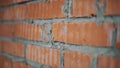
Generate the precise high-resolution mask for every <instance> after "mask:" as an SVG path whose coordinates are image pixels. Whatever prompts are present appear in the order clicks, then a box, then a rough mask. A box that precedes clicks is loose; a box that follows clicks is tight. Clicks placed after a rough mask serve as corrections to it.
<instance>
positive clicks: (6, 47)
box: [2, 41, 24, 57]
mask: <svg viewBox="0 0 120 68" xmlns="http://www.w3.org/2000/svg"><path fill="white" fill-rule="evenodd" d="M2 51H3V52H4V53H8V54H11V55H14V56H19V57H23V56H24V45H23V44H21V43H18V42H9V41H2Z"/></svg>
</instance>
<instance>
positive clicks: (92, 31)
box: [53, 22, 114, 47]
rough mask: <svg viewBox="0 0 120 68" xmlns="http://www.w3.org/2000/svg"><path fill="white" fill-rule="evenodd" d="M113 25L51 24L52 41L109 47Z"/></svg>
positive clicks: (90, 23)
mask: <svg viewBox="0 0 120 68" xmlns="http://www.w3.org/2000/svg"><path fill="white" fill-rule="evenodd" d="M113 29H114V26H113V24H108V23H103V25H101V26H100V25H97V24H96V23H92V22H89V23H71V24H70V23H57V24H53V37H54V41H60V42H65V43H70V44H80V45H93V46H103V47H109V46H111V40H112V32H113Z"/></svg>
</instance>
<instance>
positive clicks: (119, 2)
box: [105, 0, 120, 15]
mask: <svg viewBox="0 0 120 68" xmlns="http://www.w3.org/2000/svg"><path fill="white" fill-rule="evenodd" d="M106 4H107V6H106V11H105V15H120V9H118V8H119V6H120V0H106Z"/></svg>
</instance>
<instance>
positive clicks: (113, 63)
mask: <svg viewBox="0 0 120 68" xmlns="http://www.w3.org/2000/svg"><path fill="white" fill-rule="evenodd" d="M98 68H120V58H113V57H108V56H100V57H99V58H98Z"/></svg>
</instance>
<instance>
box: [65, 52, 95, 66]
mask: <svg viewBox="0 0 120 68" xmlns="http://www.w3.org/2000/svg"><path fill="white" fill-rule="evenodd" d="M92 60H93V56H91V55H86V54H82V53H77V52H67V51H66V52H65V53H64V68H90V66H91V63H92Z"/></svg>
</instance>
